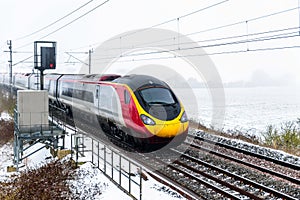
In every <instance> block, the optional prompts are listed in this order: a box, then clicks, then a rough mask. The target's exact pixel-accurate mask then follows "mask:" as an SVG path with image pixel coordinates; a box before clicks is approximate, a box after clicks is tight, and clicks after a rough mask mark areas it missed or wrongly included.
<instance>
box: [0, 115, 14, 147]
mask: <svg viewBox="0 0 300 200" xmlns="http://www.w3.org/2000/svg"><path fill="white" fill-rule="evenodd" d="M0 138H1V139H0V145H3V144H5V143H7V142H11V141H12V140H13V138H14V122H13V121H12V120H10V121H6V120H0Z"/></svg>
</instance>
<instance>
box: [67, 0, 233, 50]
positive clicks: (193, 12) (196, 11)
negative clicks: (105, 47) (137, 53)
mask: <svg viewBox="0 0 300 200" xmlns="http://www.w3.org/2000/svg"><path fill="white" fill-rule="evenodd" d="M228 1H229V0H223V1H220V2H218V3H215V4H211V5H209V6H207V7H204V8H200V9H198V10H195V11H192V12H189V13H187V14H184V15H181V16H179V17H176V18H172V19H169V20H165V21H163V22H160V23H158V24H155V25H152V26H149V27H147V28H144V29H141V30H137V31H134V32H131V33H128V34H125V35H122V38H124V37H127V36H130V35H134V34H136V33H140V32H143V31H147V30H149V29H151V28H155V27H158V26H162V25H164V24H167V23H170V22H173V21H177V20H179V19H182V18H185V17H188V16H191V15H194V14H196V13H199V12H202V11H204V10H207V9H210V8H213V7H215V6H218V5H220V4H223V3H226V2H228ZM115 39H119V38H112V39H109V40H108V41H111V40H115ZM99 43H101V42H96V43H94V44H92V45H86V46H82V47H79V48H76V49H73V50H78V49H82V48H86V47H88V46H94V45H96V44H99Z"/></svg>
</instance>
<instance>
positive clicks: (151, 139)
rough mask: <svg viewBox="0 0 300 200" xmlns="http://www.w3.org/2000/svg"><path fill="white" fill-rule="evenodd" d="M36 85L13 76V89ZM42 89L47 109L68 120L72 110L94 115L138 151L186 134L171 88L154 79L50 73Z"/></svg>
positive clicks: (30, 77) (33, 79)
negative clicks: (61, 112)
mask: <svg viewBox="0 0 300 200" xmlns="http://www.w3.org/2000/svg"><path fill="white" fill-rule="evenodd" d="M37 80H38V77H37V74H35V73H18V74H14V75H13V76H12V86H13V87H14V88H16V89H22V90H24V89H33V90H36V89H37V87H38V81H37ZM8 81H9V78H8V74H6V73H2V74H0V84H4V85H8ZM44 89H45V90H47V91H48V95H49V104H52V105H55V106H56V107H59V108H62V109H64V110H65V111H66V112H67V114H68V115H69V116H72V115H74V112H75V111H74V110H76V111H77V113H78V112H79V115H80V116H86V117H87V116H89V115H90V116H96V119H97V121H98V123H99V125H100V127H101V132H103V133H105V134H109V135H110V136H113V137H116V138H118V139H120V140H122V141H126V142H128V143H131V144H133V145H134V146H139V147H146V148H149V147H150V149H151V147H157V146H159V147H161V146H165V145H167V144H172V146H174V145H175V146H176V145H179V144H181V143H182V142H183V141H184V140H185V138H186V136H187V133H188V129H189V121H188V117H187V114H186V111H185V109H184V106H183V104H182V103H181V102H180V100H179V99H178V98H177V96H176V95H175V94H174V92H173V91H172V89H171V88H170V87H169V86H168V84H166V83H165V82H164V81H161V80H159V79H157V78H155V77H152V76H148V75H134V74H132V75H125V76H120V75H117V74H103V75H101V74H54V73H50V74H45V76H44ZM77 115H78V114H77ZM86 117H85V118H86ZM171 141H173V142H171Z"/></svg>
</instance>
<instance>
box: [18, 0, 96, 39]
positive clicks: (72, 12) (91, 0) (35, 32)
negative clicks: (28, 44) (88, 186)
mask: <svg viewBox="0 0 300 200" xmlns="http://www.w3.org/2000/svg"><path fill="white" fill-rule="evenodd" d="M93 1H94V0H90V1H88V2H86V3H85V4H83V5H81V6H79V7H78V8H76V9H75V10H73V11H71V12H70V13H68V14H66V15H64V16H63V17H61V18H59V19H57V20H55V21H54V22H52V23H50V24H48V25H47V26H44V27H42V28H40V29H38V30H36V31H34V32H32V33H30V34H27V35H24V36H22V37H19V38H17V39H15V41H18V40H21V39H24V38H27V37H30V36H32V35H35V34H37V33H39V32H41V31H43V30H45V29H47V28H49V27H51V26H53V25H54V24H56V23H58V22H60V21H62V20H63V19H65V18H67V17H69V16H71V15H72V14H74V13H75V12H77V11H79V10H80V9H82V8H84V7H85V6H87V5H88V4H90V3H91V2H93Z"/></svg>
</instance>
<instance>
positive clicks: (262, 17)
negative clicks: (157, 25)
mask: <svg viewBox="0 0 300 200" xmlns="http://www.w3.org/2000/svg"><path fill="white" fill-rule="evenodd" d="M297 9H300V7H299V6H297V7H293V8H289V9H285V10H281V11H277V12H273V13H269V14H267V15H261V16H258V17H254V18H250V19H247V20H242V21H238V22H234V23H229V24H226V25H222V26H216V27H213V28H209V29H204V30H201V31H196V32H192V33H187V34H184V35H183V36H181V35H179V36H178V37H179V38H180V37H188V36H192V35H196V34H200V33H205V32H210V31H215V30H219V29H223V28H228V27H232V26H236V25H240V24H244V23H249V22H251V21H256V20H259V19H264V18H268V17H271V16H275V15H280V14H283V13H287V12H291V11H295V10H297ZM298 28H299V27H298ZM148 29H149V28H148ZM135 33H137V32H135ZM125 36H126V35H125ZM174 39H177V38H176V37H170V38H165V39H161V40H157V41H151V42H147V43H142V44H140V45H139V46H144V45H151V44H155V43H159V42H164V41H168V40H172V41H173V40H174ZM139 46H137V47H136V48H138V47H139ZM126 48H132V46H130V47H122V49H126ZM105 50H111V49H105Z"/></svg>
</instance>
